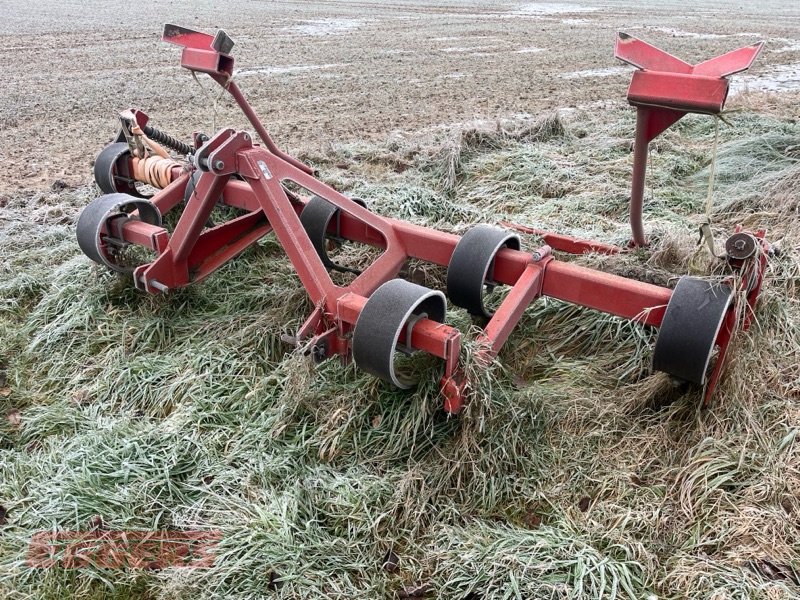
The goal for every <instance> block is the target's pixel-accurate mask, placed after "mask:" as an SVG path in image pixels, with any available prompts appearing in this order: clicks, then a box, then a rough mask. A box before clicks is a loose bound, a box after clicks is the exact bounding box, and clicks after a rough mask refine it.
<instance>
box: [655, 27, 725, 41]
mask: <svg viewBox="0 0 800 600" xmlns="http://www.w3.org/2000/svg"><path fill="white" fill-rule="evenodd" d="M646 29H649V30H650V31H660V32H661V33H667V34H669V35H671V36H672V37H684V38H695V39H698V40H715V39H718V38H724V37H729V36H727V35H722V34H719V33H695V32H693V31H683V30H681V29H673V28H672V27H646Z"/></svg>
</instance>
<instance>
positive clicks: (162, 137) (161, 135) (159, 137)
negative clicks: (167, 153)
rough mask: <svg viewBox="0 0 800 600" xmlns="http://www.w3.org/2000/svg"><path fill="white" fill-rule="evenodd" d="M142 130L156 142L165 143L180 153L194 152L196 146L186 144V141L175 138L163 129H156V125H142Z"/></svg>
mask: <svg viewBox="0 0 800 600" xmlns="http://www.w3.org/2000/svg"><path fill="white" fill-rule="evenodd" d="M142 131H143V132H144V134H145V135H146V136H147V137H149V138H150V139H151V140H153V141H154V142H158V143H159V144H163V145H164V146H166V147H167V148H171V149H172V150H175V152H177V153H178V154H183V155H187V154H192V153H194V148H192V147H191V146H190V145H189V144H185V143H184V142H182V141H180V140H178V139H175V138H174V137H172V136H171V135H169V134H168V133H165V132H163V131H161V130H160V129H156V128H155V127H150V125H145V126H144V127H142Z"/></svg>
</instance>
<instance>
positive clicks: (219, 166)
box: [214, 160, 225, 171]
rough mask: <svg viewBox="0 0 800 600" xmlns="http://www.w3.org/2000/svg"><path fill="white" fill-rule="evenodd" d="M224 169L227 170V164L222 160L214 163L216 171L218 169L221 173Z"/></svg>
mask: <svg viewBox="0 0 800 600" xmlns="http://www.w3.org/2000/svg"><path fill="white" fill-rule="evenodd" d="M224 168H225V163H224V162H222V161H221V160H215V161H214V169H216V170H217V171H221V170H222V169H224Z"/></svg>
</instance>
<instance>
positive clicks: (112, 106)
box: [0, 0, 800, 195]
mask: <svg viewBox="0 0 800 600" xmlns="http://www.w3.org/2000/svg"><path fill="white" fill-rule="evenodd" d="M2 13H3V19H2V21H0V60H2V61H3V64H4V71H5V73H4V78H3V79H4V83H3V85H2V86H0V164H2V165H3V173H4V176H3V178H2V180H0V194H9V195H10V194H13V193H14V192H18V191H23V190H39V189H43V188H46V187H48V186H51V185H53V183H54V182H56V181H61V182H64V183H66V184H67V185H69V186H75V185H80V184H84V183H87V182H88V181H89V180H90V178H91V164H92V162H93V159H94V156H95V155H96V153H97V152H98V151H99V150H100V149H101V148H102V146H103V145H104V144H105V143H107V142H108V141H109V140H110V139H111V138H112V136H113V135H114V133H115V130H116V118H115V114H116V113H117V112H118V111H120V110H122V109H125V108H129V107H137V108H140V109H142V110H145V111H146V112H148V113H149V114H150V115H151V117H152V118H153V122H154V124H156V125H157V126H159V127H160V128H162V129H165V130H167V131H169V132H171V133H174V134H176V135H179V136H182V137H186V136H188V135H189V134H190V133H191V132H192V131H193V130H204V131H211V130H212V129H213V127H214V123H215V122H216V126H217V127H221V126H222V125H230V126H233V127H246V123H245V122H244V121H243V119H242V117H241V116H240V115H239V114H238V112H237V111H236V110H234V108H233V107H232V105H231V103H230V102H229V101H228V99H227V98H224V99H221V100H220V101H219V102H218V103H217V106H216V121H215V119H214V117H215V110H214V102H212V99H213V97H214V96H216V90H213V96H212V95H210V90H211V89H212V88H211V82H210V81H205V82H204V83H205V84H206V90H209V92H204V91H202V90H201V89H200V88H199V87H198V85H197V84H196V83H195V81H194V80H193V79H192V77H191V76H190V75H189V73H188V72H186V71H182V70H181V69H180V67H178V66H177V65H178V59H179V53H178V49H177V48H175V47H172V46H169V45H166V44H163V43H161V42H160V41H159V38H160V31H161V27H162V25H163V23H165V22H175V23H178V24H182V25H185V26H189V27H194V28H198V29H203V30H213V29H214V28H215V27H221V28H224V29H225V30H226V31H227V32H228V33H229V34H230V35H231V37H232V38H233V39H234V40H235V41H236V47H235V49H234V55H235V56H236V59H237V67H238V68H239V69H240V72H239V74H238V75H237V78H238V79H239V83H240V85H241V86H242V87H243V88H244V90H245V92H246V94H247V95H248V97H249V98H250V100H251V101H252V102H253V104H254V106H255V107H256V109H257V111H258V112H259V114H261V115H262V117H263V118H264V120H265V121H266V122H267V123H268V125H269V127H270V129H271V131H272V133H273V135H274V136H275V137H276V139H277V140H278V141H279V142H280V143H281V144H282V145H283V146H284V147H286V148H288V149H289V150H290V151H292V152H300V151H302V150H305V149H309V148H320V147H324V146H325V145H326V144H327V143H330V142H332V141H341V142H349V141H356V140H385V139H386V137H387V136H389V135H390V134H392V132H398V131H399V132H402V133H404V134H407V135H424V134H425V132H429V131H431V130H433V129H436V128H439V127H441V126H446V125H451V124H457V123H461V122H469V121H473V120H491V119H496V118H501V117H506V116H512V115H518V114H521V113H522V114H536V113H540V112H546V111H549V110H552V109H554V108H563V107H571V106H591V107H594V108H595V109H596V110H603V107H604V106H607V105H608V104H607V103H609V102H613V103H621V102H624V94H625V89H626V86H627V82H628V79H629V71H630V69H628V68H620V65H619V64H617V62H616V61H615V60H614V58H613V56H612V48H613V42H614V35H615V32H616V31H618V30H624V31H626V32H629V33H631V34H632V35H635V36H638V37H642V38H644V39H646V40H648V41H650V42H652V43H654V44H656V45H659V46H661V47H663V48H665V49H666V50H668V51H670V52H672V53H674V54H676V55H678V56H681V57H682V58H685V59H686V60H689V61H700V60H703V59H705V58H708V57H711V56H713V55H716V54H719V53H722V52H725V51H728V50H732V49H734V48H736V47H739V46H742V45H746V44H750V43H753V42H755V41H758V40H766V41H767V44H768V45H767V49H766V50H765V52H764V53H763V54H762V56H761V57H760V58H759V59H758V61H757V64H756V65H755V67H754V69H753V70H752V73H751V75H750V76H749V77H748V78H745V79H743V80H741V82H740V84H739V85H740V89H742V86H743V87H744V88H745V89H746V88H747V86H751V87H752V88H753V89H757V90H760V89H778V90H782V89H791V88H793V87H797V85H798V77H797V73H798V64H800V40H798V39H797V38H798V37H800V33H798V24H800V5H798V4H796V3H794V2H781V1H771V2H769V1H768V2H758V3H753V2H747V3H744V2H742V3H734V4H731V3H729V2H708V1H704V2H694V3H691V5H687V3H684V2H674V1H673V2H652V1H649V2H648V1H643V0H638V1H634V2H622V1H606V2H602V3H600V2H595V1H589V2H584V1H581V2H569V3H566V2H564V3H531V2H490V3H487V2H480V3H478V2H449V3H439V2H436V3H434V2H422V1H400V0H397V1H393V2H378V1H373V2H369V1H360V2H349V3H344V2H333V1H313V2H280V3H273V2H256V1H239V2H226V3H216V4H215V5H214V6H211V5H210V3H209V5H204V6H195V5H189V4H188V3H180V4H177V3H175V2H168V1H165V0H157V1H154V2H148V3H146V5H145V4H142V3H122V2H116V3H110V2H102V1H99V0H89V1H86V2H74V1H73V2H63V1H57V2H56V1H54V0H43V1H42V2H37V3H36V4H35V6H32V5H31V4H30V3H24V2H21V1H20V0H11V1H8V0H6V1H4V2H3V7H2ZM771 74H774V76H772V75H771ZM735 102H736V101H735V99H734V105H735Z"/></svg>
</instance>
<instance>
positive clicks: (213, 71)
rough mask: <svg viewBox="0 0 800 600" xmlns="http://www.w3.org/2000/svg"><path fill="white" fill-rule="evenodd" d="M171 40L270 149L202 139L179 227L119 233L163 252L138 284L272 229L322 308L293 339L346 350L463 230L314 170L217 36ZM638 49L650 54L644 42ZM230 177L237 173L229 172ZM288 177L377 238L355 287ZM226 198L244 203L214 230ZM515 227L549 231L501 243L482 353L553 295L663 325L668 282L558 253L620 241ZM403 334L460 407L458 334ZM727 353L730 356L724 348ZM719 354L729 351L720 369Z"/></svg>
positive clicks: (197, 266) (170, 194)
mask: <svg viewBox="0 0 800 600" xmlns="http://www.w3.org/2000/svg"><path fill="white" fill-rule="evenodd" d="M170 27H172V29H170ZM164 39H166V40H167V41H170V42H171V43H176V44H178V45H181V46H183V48H184V50H183V54H182V59H181V64H182V66H184V67H185V68H187V69H190V70H193V71H200V72H204V73H208V74H209V75H210V76H211V77H212V78H213V79H214V80H215V81H217V82H218V83H219V84H220V85H222V86H223V87H225V88H226V89H227V90H228V91H229V92H230V93H231V94H232V96H233V98H234V99H235V101H236V102H237V104H238V105H239V106H240V107H241V108H242V110H243V112H244V113H245V114H246V115H247V116H248V118H249V120H250V122H251V123H252V124H253V126H254V127H255V129H256V131H257V132H258V133H259V136H260V137H261V139H262V141H263V142H264V146H259V145H256V144H255V143H254V142H253V140H252V139H251V137H250V135H248V134H247V133H245V132H236V131H234V130H232V129H223V130H222V131H220V132H218V133H217V134H216V135H215V136H214V137H213V138H211V139H210V140H208V141H207V142H206V143H205V144H203V146H202V147H201V148H200V149H198V151H197V153H196V154H195V163H196V164H197V166H198V167H199V169H200V170H201V172H202V174H201V176H200V177H199V180H198V181H197V182H196V186H195V188H194V191H193V193H192V194H191V196H190V197H189V199H188V201H187V203H186V206H185V208H184V209H183V211H182V214H181V216H180V219H179V221H178V223H177V225H176V227H175V229H174V231H173V232H172V234H170V233H169V232H168V231H167V230H166V229H165V228H163V227H160V226H156V225H149V224H147V223H144V222H141V221H137V220H135V219H127V220H125V222H124V224H123V225H122V226H121V231H120V232H119V235H120V236H121V237H122V239H123V240H125V241H126V242H129V243H132V244H139V245H142V246H145V247H147V248H151V249H153V250H155V251H156V252H157V253H158V256H157V257H156V258H155V260H153V261H152V262H151V263H148V264H145V265H141V266H140V267H138V268H137V269H136V270H135V271H134V280H135V283H136V286H137V287H138V288H140V289H142V290H144V291H147V292H150V293H160V292H167V291H168V290H170V289H174V288H178V287H182V286H186V285H189V284H190V283H194V282H197V281H200V280H202V279H203V278H205V277H207V276H208V275H210V274H211V273H212V272H214V271H215V270H216V269H218V268H219V267H220V266H222V265H223V264H225V263H226V262H228V261H229V260H231V259H233V258H234V257H235V256H237V255H238V254H240V253H241V252H242V251H243V250H245V249H246V248H248V247H249V246H251V245H252V244H254V243H255V242H257V241H258V240H259V239H260V238H262V237H263V236H264V235H267V234H268V233H270V232H274V233H275V235H276V236H277V238H278V241H279V242H280V243H281V245H282V247H283V248H284V250H285V252H286V254H287V256H288V258H289V260H290V261H291V263H292V265H293V266H294V269H295V271H296V272H297V275H298V277H299V278H300V281H301V282H302V284H303V286H304V287H305V289H306V291H307V293H308V295H309V298H310V300H311V302H312V303H313V304H314V306H315V309H314V311H313V313H312V314H311V316H310V317H309V318H308V320H307V321H306V322H305V324H304V325H303V326H302V327H301V328H300V330H299V331H298V333H297V337H296V338H295V340H296V341H297V342H298V343H299V342H300V341H304V342H310V343H311V345H314V346H316V347H319V348H324V349H325V350H324V354H325V355H326V356H330V355H333V354H338V355H340V356H342V357H343V358H344V359H349V357H350V334H351V332H352V330H353V327H354V325H355V323H356V321H357V320H358V316H359V314H360V312H361V310H362V308H363V307H364V305H365V304H366V302H367V300H368V298H369V296H370V295H371V294H372V293H373V292H374V291H375V290H376V289H377V288H378V287H379V286H380V285H381V284H383V283H384V282H386V281H388V280H390V279H393V278H395V277H397V275H398V273H399V272H400V270H401V268H402V267H403V265H404V264H405V262H406V261H407V259H409V258H416V259H420V260H423V261H427V262H430V263H434V264H437V265H442V266H447V265H448V263H449V261H450V258H451V256H452V254H453V251H454V249H455V247H456V244H457V243H458V241H459V239H460V238H459V236H456V235H452V234H449V233H444V232H441V231H437V230H434V229H429V228H426V227H420V226H418V225H413V224H410V223H407V222H404V221H399V220H395V219H390V218H386V217H381V216H378V215H376V214H374V213H372V212H370V211H369V210H367V209H366V208H364V207H363V206H361V205H359V204H358V203H356V202H354V201H353V200H351V199H350V198H348V197H347V196H344V195H343V194H341V193H339V192H337V191H336V190H334V189H333V188H331V187H330V186H328V185H326V184H324V183H322V182H321V181H319V180H318V179H316V178H315V177H313V175H312V174H311V173H312V170H311V169H310V168H309V167H308V166H307V165H304V164H302V163H301V162H300V161H298V160H297V159H296V158H293V157H291V156H288V155H287V154H285V153H283V152H281V151H280V150H279V149H278V148H277V147H275V144H274V143H273V142H272V139H271V138H270V136H269V134H268V133H267V131H266V129H265V128H264V126H263V125H262V124H261V123H260V121H258V118H257V117H256V115H255V112H254V111H253V109H252V107H250V105H249V104H248V103H247V101H246V99H245V98H244V96H243V95H242V94H241V91H240V90H239V89H238V88H237V87H236V86H235V84H233V83H232V82H231V81H230V76H231V74H232V72H233V58H232V57H230V56H228V55H226V54H221V53H219V52H217V51H216V50H214V49H213V48H212V46H211V45H212V43H213V40H214V38H213V37H212V36H210V35H207V34H203V33H198V32H192V31H190V30H185V29H182V28H176V27H174V26H167V28H166V29H165V37H164ZM635 48H637V49H638V51H640V52H641V47H640V46H635ZM645 54H646V52H645ZM631 56H634V53H632V54H631ZM659 56H661V55H659ZM668 56H669V55H664V56H661V60H663V61H668V60H669V59H667V58H665V57H668ZM670 58H671V57H670ZM674 60H677V59H674ZM704 64H705V63H704ZM700 66H701V65H698V68H699V67H700ZM133 160H135V159H133ZM233 175H237V176H238V179H232V176H233ZM172 178H173V180H172V183H171V184H170V185H168V186H167V187H166V188H165V189H163V190H161V191H160V192H159V193H157V194H156V195H155V196H154V197H153V199H152V202H153V203H154V204H155V205H156V206H157V207H158V209H159V210H160V211H161V212H162V214H163V213H165V212H167V211H169V210H171V209H172V208H174V207H175V206H176V205H177V204H178V203H179V202H180V201H181V200H182V199H183V196H184V193H185V190H186V185H187V182H188V180H189V174H188V173H187V172H181V171H180V170H179V169H174V170H173V172H172ZM285 182H293V183H294V184H296V185H298V186H300V187H301V188H303V189H304V190H307V191H308V192H309V193H310V194H311V195H317V196H320V197H322V198H324V199H325V200H327V201H328V202H330V203H332V204H333V205H335V206H336V207H338V208H339V209H340V217H339V219H337V222H336V223H331V229H332V233H333V228H334V227H335V228H336V233H337V235H339V236H340V237H342V238H344V239H347V240H353V241H357V242H361V243H365V244H370V245H373V246H376V247H379V248H381V249H382V250H383V253H382V254H381V255H380V256H379V257H378V259H377V260H376V261H375V262H373V263H372V264H371V265H369V266H368V267H367V268H366V269H365V270H364V271H363V272H361V273H360V274H358V275H357V276H356V277H355V278H354V279H353V280H352V281H351V282H350V283H349V284H347V285H344V286H339V285H336V284H335V283H334V282H333V280H332V279H331V276H330V274H329V272H328V271H327V269H326V268H325V266H324V265H323V263H322V261H321V259H320V258H319V256H318V255H317V253H316V251H315V249H314V246H313V244H312V243H311V240H310V239H309V237H308V235H307V233H306V231H305V229H304V228H303V226H302V224H301V222H300V218H299V214H300V213H301V212H302V210H303V207H304V206H305V204H306V202H307V199H306V198H305V197H300V196H297V195H295V194H290V193H287V190H286V188H285V187H284V183H285ZM218 202H221V203H222V204H224V205H227V206H231V207H236V208H239V209H243V210H244V211H246V212H245V214H243V215H242V216H240V217H237V218H234V219H232V220H230V221H228V222H225V223H222V224H220V225H217V226H215V227H211V228H206V223H207V221H208V218H209V215H210V214H211V212H212V210H213V209H214V207H215V206H216V205H217V203H218ZM515 227H516V228H517V229H520V228H521V229H522V230H523V231H526V232H527V233H535V234H537V235H541V236H542V237H543V239H544V241H545V243H546V244H548V245H546V246H543V247H542V248H539V249H538V250H536V251H534V252H532V253H530V252H523V251H517V250H512V249H508V248H506V249H502V250H500V251H499V252H498V254H497V256H496V258H495V261H494V268H493V279H494V280H495V281H496V282H498V283H500V284H505V285H509V286H511V290H510V291H509V293H508V294H507V296H506V298H505V299H504V301H503V302H502V304H501V306H500V307H499V309H498V310H497V312H496V313H495V314H494V316H493V317H492V318H491V319H490V320H489V322H488V324H487V325H486V327H485V328H484V330H483V332H482V334H481V336H480V339H479V341H480V342H481V344H482V347H483V350H482V352H481V354H482V356H483V357H484V358H486V359H488V358H491V357H493V356H495V355H496V354H497V353H498V352H499V351H500V349H501V348H502V346H503V344H504V343H505V341H506V340H507V339H508V336H509V335H510V333H511V331H512V330H513V328H514V327H515V326H516V324H517V323H518V321H519V319H520V318H521V316H522V314H523V312H524V310H525V308H527V306H528V305H529V304H530V303H531V302H532V301H533V300H534V299H535V298H537V297H539V296H550V297H552V298H557V299H560V300H564V301H566V302H570V303H573V304H578V305H581V306H585V307H589V308H593V309H596V310H600V311H603V312H606V313H610V314H614V315H618V316H620V317H624V318H626V319H631V320H636V321H638V322H640V323H642V324H643V325H649V326H655V327H658V326H659V325H660V324H661V321H662V319H663V317H664V312H665V309H666V305H667V303H668V302H669V300H670V297H671V295H672V292H671V290H669V289H667V288H662V287H659V286H655V285H651V284H648V283H642V282H639V281H634V280H630V279H626V278H624V277H619V276H616V275H612V274H609V273H603V272H599V271H596V270H593V269H589V268H586V267H581V266H579V265H576V264H573V263H569V262H564V261H561V260H558V259H557V258H555V257H554V256H553V255H552V251H551V250H552V249H555V250H560V251H564V252H569V253H584V252H604V253H616V252H619V251H620V249H619V248H616V247H614V246H609V245H606V244H602V243H599V242H590V241H586V240H577V239H574V238H569V237H567V236H561V235H558V234H554V233H550V232H543V231H538V230H529V229H526V228H524V227H522V226H515ZM762 272H763V264H760V270H759V274H758V277H759V285H760V277H761V273H762ZM757 294H758V287H756V288H755V289H754V290H753V292H752V293H751V296H752V298H753V301H754V300H755V296H756V295H757ZM731 319H734V320H731V321H730V323H729V327H726V328H723V333H722V334H721V335H720V339H719V343H720V344H721V345H722V346H727V342H728V341H729V339H730V332H732V331H733V326H734V325H735V318H734V317H731ZM745 325H747V323H745ZM400 341H401V342H402V343H404V344H410V346H411V347H412V348H414V349H417V350H422V351H425V352H428V353H430V354H433V355H434V356H437V357H439V358H441V359H443V360H444V361H445V371H444V377H443V378H442V381H441V388H442V392H443V395H444V400H445V409H446V410H447V411H448V412H451V413H456V412H458V411H459V410H460V409H461V406H462V404H463V401H464V389H465V382H464V376H463V373H462V372H461V369H460V367H459V362H458V361H459V354H460V346H461V333H460V332H459V331H458V330H457V329H455V328H453V327H450V326H448V325H445V324H442V323H438V322H435V321H432V320H429V319H427V318H423V319H420V320H419V321H417V322H416V323H415V324H414V326H413V329H412V330H411V339H410V340H406V339H405V334H403V335H402V336H401V340H400ZM722 351H723V354H724V348H722ZM721 363H722V361H721V360H720V361H719V363H718V368H721ZM717 376H718V373H717V372H716V371H715V375H714V377H713V379H712V381H711V382H710V383H709V386H708V388H709V394H710V392H711V390H713V387H714V385H715V383H716V378H717Z"/></svg>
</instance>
